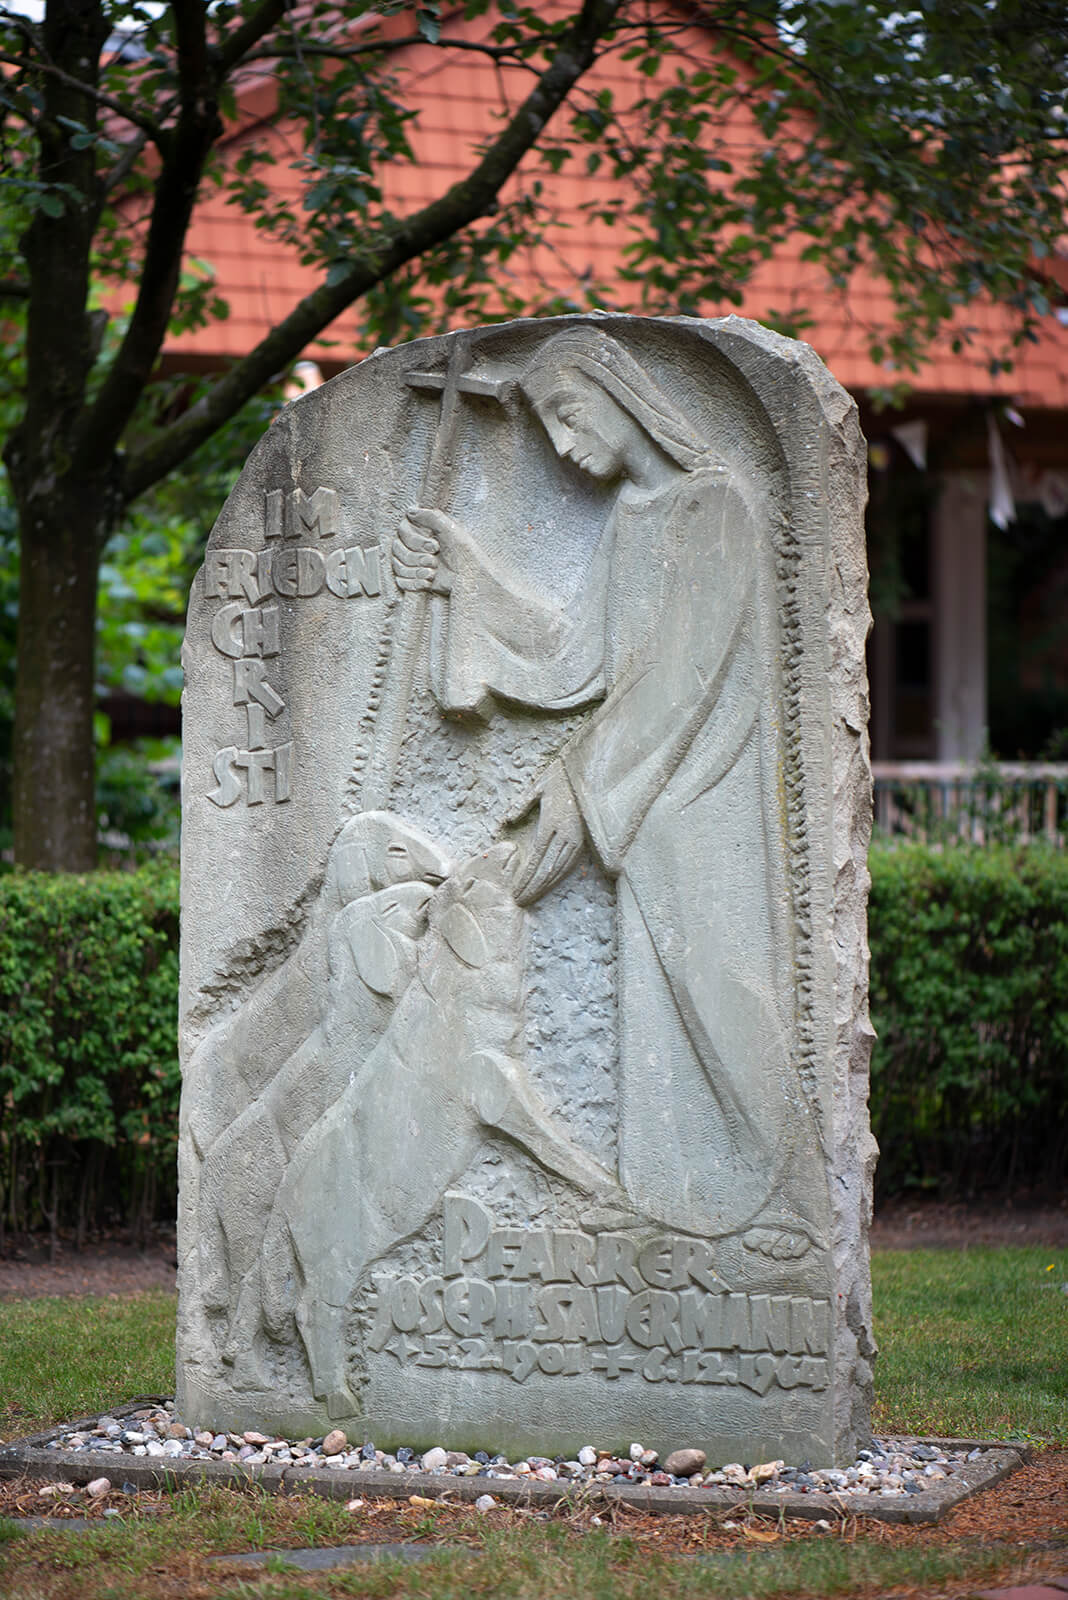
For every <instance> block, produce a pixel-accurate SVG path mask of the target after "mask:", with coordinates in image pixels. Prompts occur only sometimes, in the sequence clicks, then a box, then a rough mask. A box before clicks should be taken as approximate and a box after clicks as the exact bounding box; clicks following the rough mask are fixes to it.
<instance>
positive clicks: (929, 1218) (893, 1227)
mask: <svg viewBox="0 0 1068 1600" xmlns="http://www.w3.org/2000/svg"><path fill="white" fill-rule="evenodd" d="M871 1244H872V1249H873V1250H966V1249H968V1248H970V1247H971V1246H973V1245H1041V1246H1042V1247H1043V1248H1045V1249H1048V1250H1063V1249H1065V1248H1068V1200H1062V1201H1061V1202H1060V1203H1059V1204H1056V1205H1055V1204H1050V1203H1047V1204H1044V1205H1043V1204H1032V1203H1024V1204H1020V1203H1016V1202H1013V1200H1011V1199H1005V1200H985V1201H978V1202H972V1201H969V1202H965V1201H942V1200H912V1199H897V1200H890V1201H888V1202H887V1203H886V1204H885V1205H882V1206H880V1207H879V1209H878V1211H877V1212H876V1215H875V1221H874V1222H873V1224H872V1230H871Z"/></svg>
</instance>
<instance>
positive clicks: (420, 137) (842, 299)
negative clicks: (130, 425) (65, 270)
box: [167, 24, 1068, 409]
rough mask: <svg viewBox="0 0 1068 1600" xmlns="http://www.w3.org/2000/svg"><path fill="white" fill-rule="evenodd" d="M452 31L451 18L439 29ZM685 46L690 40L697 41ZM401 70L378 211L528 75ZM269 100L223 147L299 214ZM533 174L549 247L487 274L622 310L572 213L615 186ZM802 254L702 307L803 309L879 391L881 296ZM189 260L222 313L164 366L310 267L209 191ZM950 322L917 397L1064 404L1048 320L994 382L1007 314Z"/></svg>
mask: <svg viewBox="0 0 1068 1600" xmlns="http://www.w3.org/2000/svg"><path fill="white" fill-rule="evenodd" d="M458 26H459V24H456V25H453V26H452V31H456V27H458ZM692 42H697V43H699V42H700V36H697V35H695V36H694V41H692ZM402 68H403V72H404V79H405V90H404V98H405V102H406V104H408V105H410V106H411V107H412V108H413V109H415V110H416V111H417V113H418V115H417V118H416V120H414V121H413V123H411V124H410V125H409V129H408V133H409V138H410V141H411V143H412V146H413V149H414V150H415V153H416V155H417V158H418V160H417V163H416V164H413V165H407V164H398V165H397V166H396V167H395V168H393V169H391V170H390V171H389V172H388V173H387V174H386V177H385V185H386V190H387V198H388V202H389V204H390V205H391V206H393V207H394V208H396V209H397V210H399V211H407V210H414V209H416V208H417V207H419V206H421V205H423V204H425V203H426V202H427V201H428V200H430V199H432V198H434V197H435V196H437V195H439V194H440V193H442V192H443V190H444V189H445V188H447V187H448V185H449V184H450V183H452V182H454V181H455V180H457V179H458V178H460V177H462V176H463V175H464V174H465V173H466V172H467V171H468V170H469V169H470V166H471V165H472V162H473V160H474V158H475V157H474V151H475V148H476V146H477V145H478V143H479V141H480V140H484V139H485V138H486V137H487V136H489V135H491V134H492V132H493V130H494V128H495V126H496V125H497V122H496V119H497V118H498V117H499V115H500V113H501V111H502V110H503V109H505V108H506V106H511V107H512V108H513V109H514V107H515V105H516V104H518V102H519V100H520V99H521V98H522V96H523V95H524V94H525V93H526V92H527V91H528V87H529V83H530V78H529V76H528V75H526V74H522V73H519V72H517V71H515V70H514V69H513V70H511V71H505V72H501V73H498V72H497V71H496V70H495V69H494V67H493V66H492V64H491V63H489V62H488V61H487V60H485V58H483V57H480V56H477V55H474V54H471V53H466V52H465V53H446V52H443V51H439V50H437V49H434V48H433V47H431V46H429V45H425V46H424V45H416V46H410V47H408V48H407V49H406V50H405V52H404V54H403V61H402ZM586 82H587V84H588V86H589V87H590V88H591V89H597V88H601V87H605V86H608V87H611V88H612V90H613V93H614V94H615V96H616V99H617V101H623V100H625V99H626V98H629V97H630V96H633V95H634V94H636V93H637V92H638V80H637V77H636V75H635V73H634V70H633V69H632V68H631V67H629V66H628V64H627V63H625V62H623V61H622V60H621V59H620V58H619V57H618V56H611V57H609V58H608V59H607V60H605V61H603V62H601V63H600V64H599V65H598V66H597V67H596V68H595V69H594V71H593V72H592V73H591V74H590V75H589V78H588V80H586ZM502 97H503V99H502ZM253 98H254V100H255V109H254V110H253ZM272 100H273V95H272V93H271V90H270V86H269V83H268V84H266V85H265V84H262V83H260V84H259V85H257V87H256V88H255V90H254V91H251V92H250V91H246V94H245V95H244V96H243V101H244V108H245V114H246V117H249V116H250V115H251V117H252V126H251V127H250V125H249V123H248V122H247V121H246V123H245V126H244V128H239V129H237V130H235V132H234V134H233V135H232V136H231V138H230V140H229V141H228V151H229V152H230V154H231V156H233V155H236V153H237V152H238V151H239V150H240V149H241V148H242V146H243V145H244V144H245V142H246V141H247V140H248V139H249V138H252V137H255V138H256V139H257V140H260V141H262V140H263V139H264V138H266V140H267V142H268V144H269V146H270V148H271V151H272V153H273V154H274V155H275V157H276V162H277V164H276V165H275V166H274V167H273V168H272V169H270V175H269V181H270V183H271V185H272V188H273V190H274V192H275V193H276V195H280V196H282V197H284V198H286V199H287V200H289V201H290V202H291V204H292V207H293V211H294V213H295V214H299V212H300V204H301V183H300V173H299V172H297V171H294V170H293V168H292V165H291V163H292V162H293V161H295V160H296V159H297V158H298V157H299V156H300V155H301V153H302V151H301V148H300V142H299V130H297V129H295V128H293V127H291V126H287V125H285V124H278V125H272V124H271V123H270V121H269V120H264V121H260V120H258V119H259V118H269V115H270V107H271V102H272ZM565 115H566V113H565ZM745 116H746V114H745V113H743V112H738V113H736V114H735V115H734V118H733V121H732V123H731V124H730V126H729V128H728V133H729V135H730V137H731V141H732V142H735V143H736V144H737V147H738V148H739V151H740V152H743V153H744V152H745V151H747V150H748V149H751V148H752V141H753V140H754V138H755V134H754V132H753V129H752V125H751V124H747V123H746V121H745ZM535 178H540V180H541V182H542V185H543V191H544V195H545V198H546V199H547V200H548V201H549V202H550V203H551V205H552V207H553V209H554V210H555V212H556V213H557V216H558V218H559V223H560V226H558V227H557V228H555V229H554V230H553V233H552V235H551V244H545V245H541V246H535V247H532V248H530V249H527V250H521V251H518V252H517V253H516V255H515V256H513V257H512V259H511V260H510V261H509V262H508V263H507V265H506V266H505V267H504V268H503V269H502V278H503V279H504V281H505V282H506V283H507V284H508V286H509V287H510V288H511V289H512V290H514V291H516V292H518V293H520V294H521V295H523V297H524V298H525V299H530V298H532V297H535V296H537V295H538V294H539V293H540V294H541V295H542V296H544V295H545V294H546V293H553V294H558V295H561V296H572V295H573V296H575V298H576V300H577V301H578V302H579V303H580V304H581V287H582V283H583V280H584V278H588V277H589V276H592V277H593V278H595V279H597V280H603V281H605V282H607V283H608V284H610V285H612V284H613V280H615V285H614V293H613V299H612V303H613V304H615V305H619V306H628V305H631V306H635V305H636V300H637V296H636V295H635V293H634V291H633V289H630V290H628V286H627V285H626V284H624V283H620V282H618V280H617V279H616V273H617V270H618V266H619V263H620V249H621V245H622V243H623V242H624V237H625V236H624V234H623V233H622V232H621V230H620V229H612V228H609V227H607V226H606V225H605V224H603V223H600V222H596V221H591V220H589V218H588V217H586V216H585V215H584V208H585V207H586V206H587V205H588V204H589V203H590V202H591V201H594V202H601V203H603V202H604V201H605V200H606V199H608V198H610V197H611V195H612V194H614V193H619V192H621V191H620V190H619V189H618V188H617V187H616V186H614V185H613V184H612V182H611V180H610V179H606V178H604V177H603V176H601V175H600V174H598V175H596V176H594V177H589V176H587V175H585V174H584V173H582V172H580V171H579V170H578V167H577V164H576V165H575V170H574V171H572V170H571V169H570V167H569V168H565V170H564V171H563V172H562V173H561V174H559V175H558V176H555V177H554V176H552V175H551V174H550V173H548V172H547V170H546V169H545V168H544V167H543V166H542V165H541V164H540V162H539V161H538V159H537V158H536V156H533V155H532V156H531V157H528V159H527V160H526V161H525V162H524V163H523V165H522V167H521V168H520V171H519V173H518V174H517V175H516V177H515V178H514V179H513V180H512V184H511V185H510V187H509V190H508V191H507V193H509V194H511V193H515V192H517V191H519V190H522V189H523V188H525V187H528V186H529V185H530V184H531V183H532V182H533V181H534V179H535ZM801 248H802V241H798V242H797V243H796V244H787V245H786V246H784V247H783V248H782V249H780V250H779V251H778V252H777V253H776V255H775V256H774V257H773V258H772V259H771V260H770V261H768V262H766V263H764V264H763V265H762V266H761V267H760V268H759V269H758V271H757V272H756V274H755V275H754V277H753V279H752V280H751V282H750V283H749V285H748V286H747V288H746V291H745V295H744V301H743V304H742V305H741V306H739V307H734V306H729V305H722V306H717V305H709V306H708V307H706V308H705V309H706V311H707V314H709V315H716V314H719V313H721V312H727V311H731V310H739V311H741V312H742V313H743V314H744V315H747V316H753V317H757V318H760V317H761V316H762V315H767V314H768V312H769V311H770V310H772V309H774V310H775V311H777V312H779V313H780V314H781V313H786V312H792V311H807V312H808V314H809V315H810V316H811V317H812V318H813V323H814V325H813V326H812V327H811V328H810V329H808V331H807V332H806V335H805V337H806V338H807V339H808V340H809V342H810V343H811V344H812V345H813V346H814V347H815V348H816V350H817V351H818V352H819V354H820V355H821V356H822V357H823V358H824V360H825V361H826V362H827V364H828V365H829V366H830V368H831V370H832V371H833V372H834V374H835V376H836V377H837V378H838V379H839V380H840V382H842V383H843V384H844V385H845V386H846V387H847V388H849V389H850V390H852V391H853V392H854V393H861V392H865V391H870V390H873V389H882V388H886V387H888V386H890V385H891V384H893V382H894V381H895V379H896V378H897V377H898V376H899V374H897V373H894V372H892V371H889V370H886V369H883V368H880V367H878V366H876V365H875V364H874V363H873V361H872V360H871V357H870V356H869V354H868V348H867V347H868V330H869V328H870V327H872V326H875V327H880V326H881V327H886V326H888V325H889V324H890V323H891V322H892V304H891V300H890V296H889V293H888V291H887V290H886V288H885V287H884V286H883V285H882V284H881V283H880V282H879V281H878V280H877V279H875V278H874V277H873V276H872V275H870V274H867V273H865V272H863V271H858V272H857V273H856V274H855V275H854V277H853V278H852V280H851V282H850V286H849V288H848V290H847V291H846V292H845V293H844V294H842V293H840V292H838V291H836V290H834V289H833V288H832V287H831V286H830V285H829V284H828V282H827V280H826V277H825V275H824V274H823V273H822V271H821V269H820V268H819V267H818V266H816V265H814V264H811V263H806V262H803V261H802V260H801V259H800V254H801ZM188 253H189V255H190V256H191V257H194V258H198V259H200V260H203V261H205V262H207V263H208V264H209V265H210V266H211V268H212V269H213V271H214V273H215V277H216V282H217V287H218V290H219V293H220V294H221V296H222V297H223V299H225V300H226V301H228V302H229V305H230V316H229V318H228V319H227V320H226V321H223V322H214V323H212V324H211V325H210V326H209V327H206V328H203V329H199V330H196V331H194V332H190V333H186V334H183V335H181V336H179V337H176V338H174V339H172V340H171V341H169V343H168V346H167V351H168V354H169V355H170V356H171V357H178V358H188V357H199V358H201V359H205V358H211V359H218V358H227V357H235V356H240V355H242V354H244V353H245V352H246V351H247V350H248V349H250V348H251V346H252V345H254V344H255V343H256V342H257V341H258V340H259V339H260V338H262V337H263V335H264V334H265V333H266V332H267V331H268V329H269V328H270V327H271V326H272V325H273V324H274V323H275V322H277V321H278V320H279V319H280V318H281V317H283V316H285V314H286V313H287V312H288V311H289V310H290V309H291V308H292V307H293V305H294V304H295V302H296V301H297V300H298V299H299V298H300V297H301V296H302V295H303V294H305V293H306V292H308V290H310V289H311V288H313V287H314V286H315V284H316V282H317V275H316V272H315V270H314V269H313V268H311V267H305V266H302V265H301V263H300V260H299V252H298V251H296V250H294V249H292V248H291V247H288V246H286V245H284V244H282V243H280V242H278V241H277V240H274V239H272V238H271V237H270V236H269V235H267V234H265V233H263V232H261V231H258V230H257V229H256V228H255V227H254V225H253V222H252V219H251V218H249V217H246V216H244V215H243V214H242V213H241V212H240V211H238V210H237V209H236V208H234V207H233V206H227V205H226V204H225V201H224V198H223V197H222V196H220V195H218V194H213V195H211V196H209V197H207V198H205V200H204V201H203V202H202V203H201V204H200V206H198V208H197V211H196V213H195V216H194V220H193V223H192V227H191V230H190V236H189V241H188ZM1037 265H1038V266H1039V267H1041V266H1042V264H1041V263H1039V264H1037ZM1046 271H1047V276H1048V277H1049V278H1050V279H1051V280H1052V281H1053V283H1054V284H1058V280H1059V282H1060V283H1063V282H1065V281H1068V260H1065V261H1059V260H1058V261H1053V262H1047V263H1046ZM1062 274H1063V276H1062ZM1058 286H1059V285H1058ZM1061 298H1062V299H1063V298H1064V296H1063V293H1062V294H1061ZM959 320H960V325H961V326H968V327H970V328H972V329H974V330H975V331H974V334H973V338H972V341H971V343H970V344H968V345H966V346H965V348H964V349H962V350H961V351H960V352H954V351H953V350H952V349H951V347H950V346H951V335H950V333H946V334H944V335H943V336H942V337H941V338H940V339H939V340H938V341H937V342H936V344H935V345H934V346H933V347H932V350H931V352H930V355H929V358H928V359H927V361H926V362H925V364H924V366H923V368H922V369H921V371H920V372H919V374H917V375H915V376H913V377H909V378H908V381H909V382H910V383H911V385H912V387H913V389H914V391H915V392H916V393H917V394H925V395H930V396H932V397H934V396H939V397H947V398H948V397H951V396H962V397H963V396H976V397H978V396H992V395H997V396H1004V397H1005V398H1007V399H1008V398H1011V399H1012V400H1014V401H1015V402H1016V403H1017V404H1018V405H1025V406H1033V407H1040V408H1043V409H1044V408H1057V409H1068V327H1065V326H1062V325H1061V324H1060V323H1059V322H1058V321H1057V319H1056V317H1055V316H1054V315H1050V316H1049V317H1048V318H1047V319H1046V320H1045V325H1044V328H1043V333H1042V337H1041V340H1040V342H1039V343H1038V344H1029V345H1025V346H1023V347H1022V348H1021V350H1020V351H1019V353H1018V354H1017V357H1016V361H1015V366H1014V368H1013V370H1012V371H1011V372H1009V373H1000V374H998V375H997V376H991V373H990V371H989V365H988V363H989V360H990V358H991V356H992V355H1000V354H1003V353H1004V351H1005V348H1006V346H1007V343H1008V339H1009V336H1010V332H1011V326H1012V324H1011V318H1010V314H1009V312H1008V311H1007V310H1006V309H1004V308H1001V307H998V306H995V305H992V304H990V303H983V302H978V303H974V304H973V305H971V306H970V307H968V308H967V310H966V311H965V312H964V313H962V316H961V318H960V319H959ZM359 321H360V318H359V311H358V308H356V309H353V310H350V311H349V312H347V313H345V315H343V316H342V317H340V318H338V320H337V321H336V322H335V323H334V324H332V326H331V327H330V328H329V329H328V330H327V332H326V334H324V336H323V337H322V339H320V340H319V341H317V342H316V343H315V344H314V345H313V346H312V347H311V348H310V349H309V350H308V351H307V352H306V354H307V355H310V356H312V357H313V358H315V359H317V360H320V361H327V362H330V363H331V364H334V363H337V364H340V365H344V364H348V363H349V362H351V361H353V360H356V359H358V357H359V356H360V355H361V354H362V353H363V352H364V350H365V348H366V341H364V340H363V339H362V338H361V335H360V332H359ZM906 376H908V375H906Z"/></svg>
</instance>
